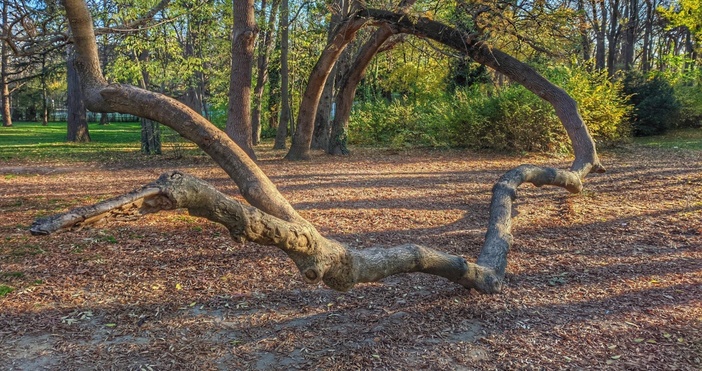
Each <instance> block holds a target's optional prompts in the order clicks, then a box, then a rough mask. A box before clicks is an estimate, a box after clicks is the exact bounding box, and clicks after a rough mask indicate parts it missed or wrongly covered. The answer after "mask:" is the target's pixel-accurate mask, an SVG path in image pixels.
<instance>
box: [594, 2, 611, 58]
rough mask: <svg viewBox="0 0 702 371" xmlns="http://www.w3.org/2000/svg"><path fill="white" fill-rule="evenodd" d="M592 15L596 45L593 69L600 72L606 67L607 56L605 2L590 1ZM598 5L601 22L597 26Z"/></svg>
mask: <svg viewBox="0 0 702 371" xmlns="http://www.w3.org/2000/svg"><path fill="white" fill-rule="evenodd" d="M591 4H592V14H593V22H595V40H596V41H595V43H596V51H595V68H597V70H598V71H602V70H604V69H605V68H606V67H607V64H606V62H605V61H606V55H607V49H606V47H605V38H606V37H605V35H606V34H607V9H606V8H605V2H604V0H602V1H595V0H592V2H591ZM598 5H599V7H600V14H601V15H602V20H601V22H600V23H599V24H598V23H596V22H598V20H597V6H598Z"/></svg>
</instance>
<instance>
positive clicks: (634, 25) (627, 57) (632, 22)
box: [623, 0, 639, 71]
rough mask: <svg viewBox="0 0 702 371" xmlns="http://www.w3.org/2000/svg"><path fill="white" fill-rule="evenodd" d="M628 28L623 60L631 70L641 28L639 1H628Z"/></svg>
mask: <svg viewBox="0 0 702 371" xmlns="http://www.w3.org/2000/svg"><path fill="white" fill-rule="evenodd" d="M626 9H627V18H626V30H625V32H624V48H623V49H624V50H623V59H624V60H623V62H624V66H623V67H624V70H625V71H629V70H630V69H631V68H632V67H633V66H634V46H635V44H636V40H637V31H638V29H639V1H638V0H628V1H627V8H626Z"/></svg>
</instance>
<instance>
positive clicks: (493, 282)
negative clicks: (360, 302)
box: [30, 165, 581, 293]
mask: <svg viewBox="0 0 702 371" xmlns="http://www.w3.org/2000/svg"><path fill="white" fill-rule="evenodd" d="M524 182H529V183H532V184H534V185H536V186H541V185H546V184H549V185H557V186H561V187H564V188H566V189H569V190H570V191H572V192H576V191H578V190H579V189H580V187H581V185H580V183H579V182H578V179H577V178H573V174H572V173H571V172H566V171H561V170H556V169H550V168H541V167H537V166H531V165H523V166H520V167H518V168H516V169H514V170H512V171H510V172H508V173H507V174H505V175H504V176H503V177H502V178H501V179H500V181H499V182H498V183H497V184H496V185H495V187H494V189H493V202H492V206H491V209H490V214H491V217H490V219H491V220H490V228H489V229H488V233H487V237H486V244H485V248H483V250H482V251H481V254H480V257H479V258H478V262H477V264H473V263H468V262H467V261H466V260H465V259H464V258H463V257H460V256H455V255H451V254H446V253H443V252H440V251H437V250H434V249H431V248H429V247H425V246H421V245H416V244H405V245H400V246H395V247H390V248H369V249H363V250H356V249H352V248H350V247H348V246H345V245H343V244H341V243H339V242H337V241H335V240H331V239H327V238H324V237H322V236H321V235H319V233H318V232H317V231H316V229H314V228H313V227H311V226H310V225H309V224H308V223H297V222H288V221H285V220H282V219H279V218H277V217H275V216H272V215H270V214H267V213H265V212H263V211H261V210H259V209H257V208H255V207H253V206H249V205H246V204H243V203H241V202H240V201H238V200H236V199H233V198H230V197H229V196H227V195H225V194H223V193H221V192H219V191H218V190H216V189H215V188H214V187H212V186H211V185H210V184H208V183H207V182H205V181H203V180H201V179H199V178H196V177H193V176H190V175H187V174H183V173H181V172H178V171H173V172H169V173H165V174H163V175H161V176H160V177H159V178H158V180H156V181H155V182H153V183H151V184H148V185H146V186H144V187H142V188H141V189H138V190H135V191H132V192H130V193H127V194H125V195H122V196H118V197H115V198H112V199H109V200H106V201H102V202H99V203H97V204H95V205H92V206H86V207H80V208H77V209H74V210H71V211H68V212H66V213H64V214H59V215H55V216H51V217H47V218H41V219H38V220H36V221H35V222H34V224H32V226H31V228H30V231H31V233H32V234H35V235H46V234H51V233H54V232H59V231H67V230H71V229H73V228H82V227H84V226H87V225H89V224H92V223H99V222H104V221H106V220H110V219H121V218H123V217H124V216H129V217H138V216H141V215H145V214H149V213H155V212H159V211H165V210H174V209H178V208H184V209H187V210H188V212H189V213H190V214H191V215H193V216H198V217H203V218H206V219H209V220H211V221H214V222H217V223H220V224H222V225H223V226H225V227H226V228H227V230H229V233H230V235H231V237H232V238H233V239H234V240H236V241H239V242H244V241H250V242H255V243H258V244H261V245H268V246H276V247H278V248H280V249H281V250H283V251H284V252H285V253H286V254H288V256H289V257H290V258H291V259H292V260H293V261H294V262H295V264H296V265H297V267H298V268H299V269H300V272H301V273H302V276H303V277H304V279H305V281H307V282H309V283H317V282H319V281H320V280H324V282H325V283H326V284H327V285H328V286H329V287H331V288H334V289H337V290H342V291H345V290H348V289H350V288H351V287H353V286H354V285H355V284H357V283H362V282H375V281H379V280H381V279H383V278H385V277H388V276H392V275H395V274H400V273H413V272H423V273H428V274H432V275H437V276H440V277H444V278H447V279H449V280H450V281H453V282H456V283H458V284H460V285H462V286H464V287H466V288H475V289H477V290H478V291H481V292H484V293H496V292H499V291H500V290H501V289H502V284H503V281H504V275H505V266H506V264H507V251H508V250H509V246H510V245H511V242H512V237H511V234H510V220H511V216H510V215H508V214H505V212H504V211H505V210H511V205H512V204H511V202H512V201H513V200H514V198H515V197H516V188H517V187H518V186H519V185H520V184H522V183H524Z"/></svg>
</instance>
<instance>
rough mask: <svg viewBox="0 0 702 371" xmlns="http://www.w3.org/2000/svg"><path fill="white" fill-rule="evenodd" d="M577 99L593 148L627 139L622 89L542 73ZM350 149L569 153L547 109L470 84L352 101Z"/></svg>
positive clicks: (515, 89)
mask: <svg viewBox="0 0 702 371" xmlns="http://www.w3.org/2000/svg"><path fill="white" fill-rule="evenodd" d="M547 72H548V73H549V78H550V79H552V80H553V81H554V82H555V83H556V84H557V85H560V86H563V87H564V88H565V89H566V90H568V91H569V92H570V94H571V95H572V96H573V98H574V99H575V100H576V101H578V103H579V105H580V111H581V114H582V116H583V119H584V120H585V122H586V123H587V124H588V127H589V128H590V131H591V133H592V135H593V137H594V138H595V140H596V141H598V142H614V141H619V140H622V139H624V138H627V137H628V135H629V129H628V126H627V121H626V118H627V114H628V112H629V106H628V105H627V102H626V100H625V99H624V98H621V84H620V83H616V82H614V83H613V82H610V81H608V80H607V78H606V76H605V74H602V73H589V72H587V70H586V69H584V68H573V69H567V68H559V69H553V70H551V71H547ZM349 132H350V143H354V144H366V145H372V144H388V145H392V146H396V147H397V146H410V145H411V146H418V145H421V146H434V147H436V146H460V147H469V148H475V149H494V150H503V151H505V150H506V151H538V152H566V151H569V148H570V146H569V143H570V142H569V140H568V137H567V135H566V132H565V129H564V128H563V125H562V124H561V122H560V121H559V120H558V118H557V117H556V115H555V112H554V110H553V107H551V105H550V104H549V103H547V102H545V101H543V100H542V99H541V98H539V97H538V96H536V95H535V94H533V93H531V92H530V91H528V90H527V89H526V88H524V87H522V86H521V85H517V84H512V85H508V86H506V87H504V88H501V89H496V88H494V87H493V86H492V85H474V86H472V87H468V88H463V89H456V91H455V92H453V93H443V94H434V95H433V96H431V97H426V98H424V99H422V100H419V101H417V100H412V101H409V100H408V99H396V100H393V101H392V102H390V103H388V102H386V101H383V100H378V101H372V102H363V103H358V104H356V106H355V107H354V111H353V113H352V117H351V121H350V130H349Z"/></svg>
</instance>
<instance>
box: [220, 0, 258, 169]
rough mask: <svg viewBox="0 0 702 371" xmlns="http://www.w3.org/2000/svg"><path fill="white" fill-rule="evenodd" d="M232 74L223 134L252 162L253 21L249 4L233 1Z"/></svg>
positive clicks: (251, 6)
mask: <svg viewBox="0 0 702 371" xmlns="http://www.w3.org/2000/svg"><path fill="white" fill-rule="evenodd" d="M233 8H234V29H233V36H232V71H231V79H230V83H229V108H228V109H227V113H228V116H227V126H226V132H227V134H228V135H229V136H230V137H231V138H232V139H234V141H235V142H236V143H237V144H238V145H239V146H240V147H241V148H242V149H243V150H244V151H245V152H246V153H247V154H248V155H249V157H251V158H252V159H256V154H255V153H254V150H253V143H252V141H251V136H252V129H251V71H252V68H253V54H254V42H255V41H256V33H257V30H256V19H255V18H254V2H253V0H234V2H233Z"/></svg>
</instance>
